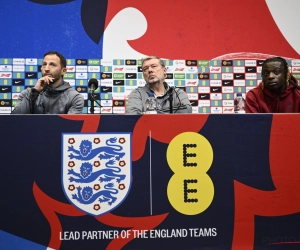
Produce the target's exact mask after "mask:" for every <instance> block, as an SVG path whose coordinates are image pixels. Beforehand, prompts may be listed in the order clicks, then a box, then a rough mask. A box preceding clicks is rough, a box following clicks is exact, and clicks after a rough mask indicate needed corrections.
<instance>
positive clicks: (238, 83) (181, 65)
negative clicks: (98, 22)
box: [0, 58, 300, 114]
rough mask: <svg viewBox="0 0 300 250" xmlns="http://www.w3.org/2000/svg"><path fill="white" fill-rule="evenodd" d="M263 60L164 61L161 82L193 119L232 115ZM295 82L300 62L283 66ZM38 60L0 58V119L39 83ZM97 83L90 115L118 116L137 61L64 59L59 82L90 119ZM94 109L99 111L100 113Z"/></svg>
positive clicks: (137, 73)
mask: <svg viewBox="0 0 300 250" xmlns="http://www.w3.org/2000/svg"><path fill="white" fill-rule="evenodd" d="M263 61H264V60H256V59H249V58H247V59H236V60H196V59H195V60H164V62H165V65H166V68H167V78H166V82H167V83H168V84H169V85H170V86H176V87H178V88H182V89H183V90H185V91H186V92H187V94H188V97H189V99H190V102H191V104H192V106H193V113H233V112H234V111H233V99H234V97H235V96H236V93H237V92H241V93H242V94H243V96H244V97H245V96H246V93H247V92H248V91H249V90H250V89H252V88H254V87H255V86H257V85H258V84H259V82H260V81H261V76H260V73H261V65H262V63H263ZM287 61H288V64H289V66H290V71H291V72H292V73H293V75H294V76H295V77H296V78H297V79H298V80H300V59H297V60H287ZM41 65H42V58H0V114H9V113H11V111H12V110H13V108H14V106H15V104H16V102H17V99H18V96H19V94H20V93H21V92H22V91H23V90H24V89H25V88H28V87H29V88H31V87H33V86H34V85H35V83H36V81H37V79H38V78H40V77H41ZM91 78H96V79H98V80H99V88H98V89H97V90H96V91H95V96H96V100H97V102H98V103H97V102H95V103H94V105H95V107H96V108H95V113H102V114H123V113H125V107H126V100H127V98H128V95H129V94H130V92H131V91H132V90H133V89H135V88H137V87H142V86H144V85H145V81H144V79H143V74H142V70H141V61H140V59H112V60H107V59H67V73H66V74H65V76H64V79H65V81H68V82H69V83H70V84H71V86H73V88H74V89H76V90H77V91H78V92H79V93H81V94H82V95H83V96H84V99H85V104H84V109H83V113H89V112H90V111H89V107H90V106H91V102H90V101H89V100H88V81H89V79H91ZM99 104H100V105H101V107H99Z"/></svg>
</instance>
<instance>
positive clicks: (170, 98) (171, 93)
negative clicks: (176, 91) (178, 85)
mask: <svg viewBox="0 0 300 250" xmlns="http://www.w3.org/2000/svg"><path fill="white" fill-rule="evenodd" d="M168 92H169V101H170V114H172V113H173V88H170V89H169V91H168Z"/></svg>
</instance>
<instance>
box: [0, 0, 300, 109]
mask: <svg viewBox="0 0 300 250" xmlns="http://www.w3.org/2000/svg"><path fill="white" fill-rule="evenodd" d="M299 9H300V2H299V1H297V0H245V1H238V0H229V1H227V2H226V3H224V2H223V1H221V0H210V1H204V0H197V1H196V0H187V1H179V0H178V1H175V0H165V1H160V0H153V1H151V2H144V1H140V2H136V1H133V0H106V1H105V0H104V1H96V0H94V1H90V0H89V1H88V0H82V1H80V0H78V1H72V0H70V1H68V0H32V1H28V0H20V1H16V0H15V1H5V3H4V4H3V5H2V8H1V10H0V16H1V22H0V29H1V34H2V35H1V39H0V86H1V88H0V91H1V92H0V93H1V94H0V108H1V110H0V113H10V111H11V108H12V107H13V105H14V101H13V100H16V98H17V96H18V93H19V92H20V91H22V89H23V88H25V87H28V86H31V85H34V83H35V81H36V79H37V77H39V65H40V62H41V61H40V59H41V58H42V57H43V55H44V53H45V52H47V51H49V50H57V51H59V52H61V53H62V54H64V55H65V57H66V58H68V59H69V60H68V62H69V63H68V64H69V65H68V66H70V69H69V72H70V73H73V75H74V77H73V78H72V77H69V79H70V80H71V83H72V84H73V86H74V88H76V89H77V90H78V88H79V89H80V90H81V91H80V92H81V93H82V94H83V95H84V96H85V98H87V82H88V79H89V78H91V77H93V76H96V78H98V79H99V80H101V79H102V80H104V79H105V80H109V79H107V78H106V77H103V76H104V75H109V74H104V75H103V73H111V75H112V78H111V79H110V81H104V82H103V81H100V84H101V86H103V87H105V88H106V87H111V89H109V90H111V92H105V91H103V89H101V88H99V90H98V91H99V98H101V96H102V98H101V99H103V100H104V101H105V102H106V101H109V102H106V103H107V105H108V104H110V103H111V104H112V105H108V107H111V108H112V107H113V103H114V101H115V100H117V101H123V103H124V105H125V100H126V97H127V95H128V93H129V92H130V90H131V89H132V88H133V87H136V86H141V85H139V84H143V82H140V81H139V79H140V78H139V73H138V72H139V71H138V59H140V58H141V57H143V56H144V55H157V56H159V57H162V58H164V59H166V62H170V64H169V66H170V68H169V73H170V74H173V79H172V78H170V79H168V80H169V84H170V85H175V86H179V87H182V88H184V89H185V90H186V91H187V92H188V94H189V96H190V98H191V100H195V101H196V102H197V104H198V106H197V107H198V108H194V112H202V111H201V109H200V107H202V106H201V105H202V104H201V103H200V100H201V99H200V98H199V96H201V94H209V99H208V100H209V101H210V105H209V106H205V107H208V109H206V112H212V107H214V106H212V105H211V104H212V103H214V105H215V106H217V107H218V108H219V110H218V112H219V111H220V110H221V112H223V111H224V108H225V107H226V106H224V102H223V101H224V100H231V96H234V95H235V93H236V92H237V88H235V87H243V89H241V92H243V93H244V94H245V93H246V91H247V90H248V89H249V88H247V87H250V88H251V87H252V86H255V84H254V85H251V86H248V85H247V80H254V82H255V83H257V82H259V79H260V75H259V73H260V72H259V71H260V67H259V61H261V60H264V59H265V58H266V57H270V56H273V55H277V56H282V57H285V58H286V59H288V60H289V62H290V66H291V70H293V73H295V74H296V77H297V78H298V79H299V78H300V77H299V75H297V74H298V73H300V61H299V58H300V56H299V54H300V33H299V32H297V24H298V23H299V22H300V17H299V13H298V12H299ZM19 59H20V60H19ZM90 59H95V60H96V62H97V63H96V65H94V64H90V65H89V62H92V61H90ZM100 59H103V60H102V61H100ZM114 59H115V60H116V62H117V60H121V61H122V60H123V61H124V62H125V63H124V66H134V67H135V66H136V69H135V70H136V71H135V72H136V74H137V77H136V78H134V79H127V80H137V84H136V85H135V84H132V82H131V85H130V86H127V85H126V81H125V80H126V73H132V70H133V68H130V69H128V68H126V67H123V73H124V74H125V75H124V86H122V85H121V86H117V85H115V82H114V73H118V72H115V71H114V69H115V68H113V66H119V65H118V64H116V65H115V64H114ZM124 59H125V60H124ZM130 60H132V61H131V62H136V64H135V65H134V64H132V63H129V64H126V62H127V61H129V62H130ZM174 60H175V61H174ZM181 60H183V61H184V69H182V68H181V70H183V71H182V72H183V73H185V76H184V78H182V79H177V80H184V81H183V82H181V83H180V84H181V85H178V84H177V82H176V81H175V80H176V79H175V75H174V74H175V73H176V66H177V65H175V64H174V63H173V62H176V61H181ZM248 60H250V61H248ZM188 61H190V62H195V61H196V65H188V64H186V62H188ZM199 61H200V64H199ZM202 61H206V62H208V64H206V65H202ZM98 62H99V63H98ZM119 62H120V61H119ZM211 62H214V64H212V63H211ZM224 62H226V64H225V65H224V64H223V63H224ZM227 62H228V63H229V64H228V63H227ZM238 62H239V63H240V65H235V63H238ZM249 62H250V65H249V64H248V63H249ZM254 62H255V65H253V63H254ZM230 63H231V64H232V65H230ZM101 64H102V65H103V66H104V67H98V68H93V69H91V67H89V66H100V65H101ZM120 65H121V66H122V64H120ZM72 66H74V67H73V69H71V68H72ZM79 66H80V67H79ZM82 66H84V67H82ZM85 66H86V67H85ZM110 66H111V68H105V67H110ZM179 66H180V65H179ZM203 66H205V67H207V68H205V69H203ZM212 66H213V67H215V66H216V67H220V68H217V69H216V68H214V69H212V68H211V67H212ZM240 66H241V67H244V69H242V68H236V67H240ZM248 66H249V67H251V66H253V67H256V69H255V70H256V72H254V73H256V76H254V75H252V76H251V77H250V79H249V77H247V75H246V73H247V72H246V70H247V69H246V67H248ZM190 67H197V68H193V69H191V68H190ZM221 67H222V68H221ZM223 67H229V68H223ZM189 70H192V72H190V71H189ZM213 70H217V71H213ZM223 70H224V71H223ZM243 70H244V72H243ZM231 71H232V72H231ZM32 72H35V73H36V74H34V75H32ZM82 73H83V74H82ZM92 73H97V74H96V75H93V74H92ZM119 73H120V72H119ZM190 73H193V74H196V75H193V77H194V76H196V79H197V84H196V86H192V87H196V89H193V92H191V89H189V87H191V86H188V85H187V80H188V79H189V76H190ZM199 73H208V74H209V78H207V79H205V80H207V82H206V83H205V84H204V82H203V81H202V80H203V79H202V78H201V77H200V76H199ZM212 73H218V74H220V75H218V76H216V75H211V74H212ZM222 73H229V74H231V75H227V76H226V75H225V78H224V74H222ZM235 73H242V74H244V78H242V80H244V81H242V82H241V81H238V82H237V81H235V80H240V79H236V78H235V75H234V74H235ZM98 75H99V77H98ZM228 76H229V78H232V79H229V80H232V87H233V88H231V89H230V90H227V91H229V92H226V91H225V92H224V88H223V87H226V86H225V85H224V84H225V83H224V80H228ZM181 77H183V76H181ZM93 78H94V77H93ZM117 80H118V79H117ZM141 80H143V79H141ZM212 80H214V82H212ZM215 80H219V81H215ZM20 81H21V82H20ZM203 84H204V85H203ZM251 84H253V82H252V83H251ZM3 86H4V87H3ZM2 87H3V88H2ZM114 87H122V88H117V89H116V88H115V89H116V91H117V92H114ZM123 87H124V89H123ZM199 87H208V88H207V89H206V90H205V91H204V92H203V88H199ZM212 87H219V88H221V92H219V93H220V94H232V95H230V99H226V98H224V97H223V96H224V95H222V98H219V99H217V100H219V101H220V102H214V101H215V99H213V98H211V96H212V94H213V92H212V90H211V88H212ZM106 89H107V88H106ZM208 90H209V91H208ZM199 91H200V92H199ZM218 91H219V90H218ZM102 92H103V94H102V95H101V93H102ZM120 93H124V94H123V97H122V98H119V97H118V98H114V96H116V95H117V96H119V94H120ZM195 93H196V94H197V96H198V99H196V98H195ZM227 97H228V96H227ZM118 104H119V102H118ZM119 106H120V105H119ZM121 107H124V106H121ZM229 107H230V106H229ZM85 112H88V101H87V100H86V109H85ZM99 112H101V110H99ZM111 112H113V109H111ZM118 112H119V111H118ZM120 112H121V111H120Z"/></svg>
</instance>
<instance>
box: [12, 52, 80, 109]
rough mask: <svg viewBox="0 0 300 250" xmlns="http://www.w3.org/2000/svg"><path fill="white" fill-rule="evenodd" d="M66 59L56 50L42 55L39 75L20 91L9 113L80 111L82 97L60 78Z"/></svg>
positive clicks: (65, 65)
mask: <svg viewBox="0 0 300 250" xmlns="http://www.w3.org/2000/svg"><path fill="white" fill-rule="evenodd" d="M66 67H67V62H66V59H65V58H64V56H63V55H62V54H60V53H58V52H55V51H50V52H48V53H46V54H45V55H44V59H43V63H42V68H41V70H42V77H41V78H40V79H38V81H37V82H36V84H35V86H34V87H33V88H27V89H25V90H23V91H22V93H21V94H20V95H19V98H18V100H17V103H16V106H15V108H14V110H13V111H12V114H81V113H82V110H83V105H84V99H83V96H82V95H81V94H79V93H78V92H77V91H76V90H74V89H73V88H72V87H71V86H70V84H69V83H68V82H65V81H63V76H64V74H65V73H66V72H67V68H66Z"/></svg>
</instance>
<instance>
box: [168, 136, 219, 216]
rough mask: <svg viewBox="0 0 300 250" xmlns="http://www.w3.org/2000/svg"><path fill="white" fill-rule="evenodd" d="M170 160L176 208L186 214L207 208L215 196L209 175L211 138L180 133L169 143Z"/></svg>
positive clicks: (170, 189) (170, 187) (170, 192)
mask: <svg viewBox="0 0 300 250" xmlns="http://www.w3.org/2000/svg"><path fill="white" fill-rule="evenodd" d="M167 161H168V164H169V166H170V168H171V170H172V171H173V173H174V175H173V176H172V177H171V179H170V181H169V183H168V188H167V193H168V199H169V201H170V203H171V205H172V206H173V208H174V209H176V210H177V211H178V212H180V213H182V214H185V215H196V214H199V213H202V212H203V211H205V210H206V209H207V208H208V207H209V206H210V204H211V202H212V200H213V197H214V185H213V182H212V180H211V178H210V177H209V175H208V174H207V171H208V170H209V169H210V167H211V164H212V161H213V150H212V147H211V145H210V143H209V141H208V140H207V139H206V138H205V137H204V136H202V135H200V134H198V133H194V132H185V133H182V134H179V135H177V136H176V137H174V138H173V140H172V141H171V142H170V144H169V146H168V149H167Z"/></svg>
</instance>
